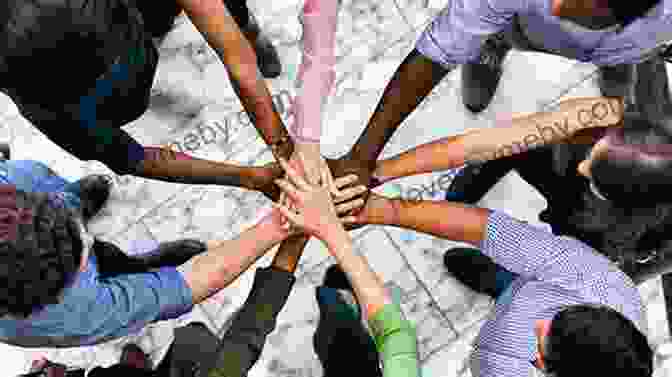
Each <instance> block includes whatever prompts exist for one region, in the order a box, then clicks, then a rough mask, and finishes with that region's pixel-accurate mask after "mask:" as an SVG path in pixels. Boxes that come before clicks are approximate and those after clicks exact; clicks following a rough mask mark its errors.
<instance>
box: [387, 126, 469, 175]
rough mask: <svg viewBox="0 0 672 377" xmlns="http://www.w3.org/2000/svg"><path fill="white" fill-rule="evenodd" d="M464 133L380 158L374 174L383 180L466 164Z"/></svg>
mask: <svg viewBox="0 0 672 377" xmlns="http://www.w3.org/2000/svg"><path fill="white" fill-rule="evenodd" d="M464 157H465V153H464V144H463V143H462V135H458V136H449V137H446V138H443V139H440V140H436V141H433V142H431V143H427V144H423V145H420V146H417V147H415V148H413V149H411V150H408V151H406V152H403V153H401V154H398V155H396V156H394V157H391V158H388V159H385V160H380V161H378V163H377V164H376V170H375V172H374V176H375V177H376V178H378V179H379V180H380V181H381V182H386V181H389V180H392V179H396V178H401V177H406V176H409V175H415V174H423V173H431V172H434V171H438V170H446V169H451V168H455V167H458V166H460V165H463V164H464Z"/></svg>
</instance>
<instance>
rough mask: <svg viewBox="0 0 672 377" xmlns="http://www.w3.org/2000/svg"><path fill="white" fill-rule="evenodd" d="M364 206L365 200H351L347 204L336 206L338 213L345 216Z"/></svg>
mask: <svg viewBox="0 0 672 377" xmlns="http://www.w3.org/2000/svg"><path fill="white" fill-rule="evenodd" d="M363 205H364V200H362V199H357V200H351V201H349V202H347V203H343V204H339V205H337V206H336V213H337V214H339V215H340V214H343V213H347V212H349V211H352V210H353V209H357V208H360V207H362V206H363Z"/></svg>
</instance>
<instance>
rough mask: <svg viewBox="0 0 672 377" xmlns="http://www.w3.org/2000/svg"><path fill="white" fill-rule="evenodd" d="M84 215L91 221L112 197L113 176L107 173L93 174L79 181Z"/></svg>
mask: <svg viewBox="0 0 672 377" xmlns="http://www.w3.org/2000/svg"><path fill="white" fill-rule="evenodd" d="M79 185H80V190H81V191H80V199H81V201H82V215H83V217H84V221H89V220H90V219H91V218H92V217H93V216H95V215H96V214H97V213H98V212H100V209H101V208H103V206H104V205H105V202H107V199H108V198H109V197H110V190H111V188H112V178H110V177H109V176H107V175H100V174H93V175H89V176H88V177H85V178H82V179H81V180H80V181H79Z"/></svg>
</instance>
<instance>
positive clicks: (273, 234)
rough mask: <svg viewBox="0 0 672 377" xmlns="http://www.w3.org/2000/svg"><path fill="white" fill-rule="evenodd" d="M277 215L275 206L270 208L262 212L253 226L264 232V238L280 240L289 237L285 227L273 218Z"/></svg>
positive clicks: (274, 240)
mask: <svg viewBox="0 0 672 377" xmlns="http://www.w3.org/2000/svg"><path fill="white" fill-rule="evenodd" d="M276 216H279V211H278V210H277V209H275V208H272V209H270V210H269V211H268V212H267V213H265V214H263V215H262V217H261V219H259V221H257V223H256V226H255V228H256V229H257V230H258V231H259V232H261V233H262V234H264V239H267V240H269V241H272V242H274V243H275V242H281V241H284V240H285V239H286V238H287V237H289V232H288V231H287V229H285V228H283V226H282V224H281V223H280V222H279V221H277V220H276V219H275V217H276Z"/></svg>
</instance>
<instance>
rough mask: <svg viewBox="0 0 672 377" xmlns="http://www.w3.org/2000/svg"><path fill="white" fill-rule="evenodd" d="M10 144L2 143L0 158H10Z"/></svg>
mask: <svg viewBox="0 0 672 377" xmlns="http://www.w3.org/2000/svg"><path fill="white" fill-rule="evenodd" d="M9 159H10V155H9V144H7V143H0V160H9Z"/></svg>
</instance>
